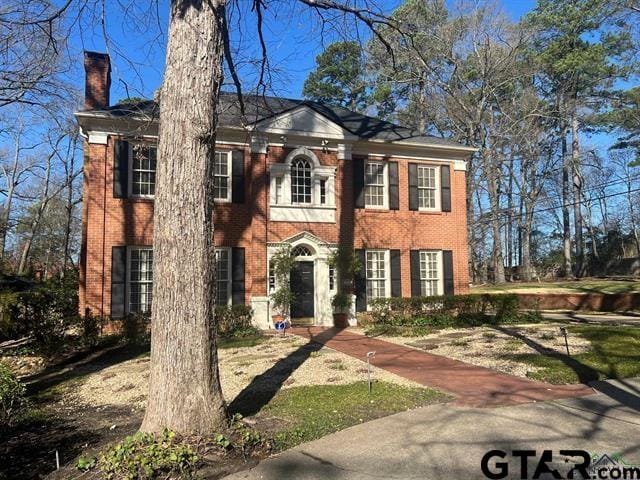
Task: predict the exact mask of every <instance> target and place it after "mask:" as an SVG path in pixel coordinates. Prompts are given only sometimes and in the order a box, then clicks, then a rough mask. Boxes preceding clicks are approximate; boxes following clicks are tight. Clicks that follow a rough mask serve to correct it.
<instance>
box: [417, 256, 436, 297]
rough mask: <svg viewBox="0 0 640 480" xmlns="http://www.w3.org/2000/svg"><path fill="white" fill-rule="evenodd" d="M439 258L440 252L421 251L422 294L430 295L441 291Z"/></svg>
mask: <svg viewBox="0 0 640 480" xmlns="http://www.w3.org/2000/svg"><path fill="white" fill-rule="evenodd" d="M439 260H440V253H439V252H426V251H421V252H420V294H421V295H422V296H425V297H430V296H433V295H438V294H439V293H440V292H439V284H440V261H439Z"/></svg>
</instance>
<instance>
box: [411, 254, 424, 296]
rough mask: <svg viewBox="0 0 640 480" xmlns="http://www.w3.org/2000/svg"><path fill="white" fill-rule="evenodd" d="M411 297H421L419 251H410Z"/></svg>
mask: <svg viewBox="0 0 640 480" xmlns="http://www.w3.org/2000/svg"><path fill="white" fill-rule="evenodd" d="M410 255H411V257H410V261H411V296H412V297H421V296H422V283H421V282H420V250H411V254H410Z"/></svg>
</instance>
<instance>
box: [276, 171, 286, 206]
mask: <svg viewBox="0 0 640 480" xmlns="http://www.w3.org/2000/svg"><path fill="white" fill-rule="evenodd" d="M283 200H284V199H283V198H282V177H276V205H279V204H281V203H284V201H283Z"/></svg>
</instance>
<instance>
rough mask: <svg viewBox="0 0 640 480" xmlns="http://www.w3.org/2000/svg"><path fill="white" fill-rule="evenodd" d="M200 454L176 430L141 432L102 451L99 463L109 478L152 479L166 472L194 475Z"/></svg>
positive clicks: (167, 476)
mask: <svg viewBox="0 0 640 480" xmlns="http://www.w3.org/2000/svg"><path fill="white" fill-rule="evenodd" d="M197 463H198V456H197V455H196V453H195V452H194V451H193V449H192V448H191V447H190V446H189V445H187V444H185V443H181V442H180V441H178V439H177V438H176V436H175V434H174V432H172V431H169V430H165V431H164V432H162V434H160V435H158V436H157V437H156V436H155V435H151V434H148V433H143V432H138V433H136V434H134V435H131V436H129V437H126V438H125V439H124V440H122V441H121V442H119V443H117V444H115V445H113V446H112V447H111V448H109V449H108V450H107V451H106V452H105V453H103V454H102V455H100V459H99V462H98V464H99V466H100V469H101V470H102V471H103V472H104V474H105V475H106V476H107V478H114V477H115V478H123V479H127V480H134V479H136V480H137V479H149V478H154V477H156V476H159V475H160V474H162V475H163V478H174V475H177V476H180V477H187V478H191V477H193V476H194V474H195V471H196V465H197Z"/></svg>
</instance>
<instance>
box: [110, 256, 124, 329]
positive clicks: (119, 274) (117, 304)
mask: <svg viewBox="0 0 640 480" xmlns="http://www.w3.org/2000/svg"><path fill="white" fill-rule="evenodd" d="M126 286H127V247H111V318H122V317H124V315H125V313H126V309H125V304H126Z"/></svg>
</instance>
